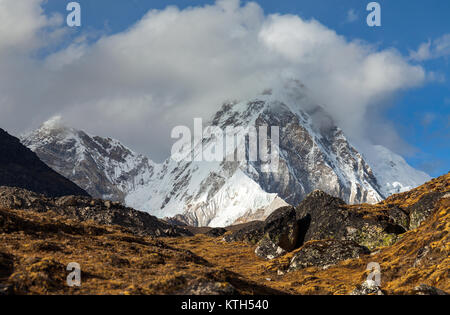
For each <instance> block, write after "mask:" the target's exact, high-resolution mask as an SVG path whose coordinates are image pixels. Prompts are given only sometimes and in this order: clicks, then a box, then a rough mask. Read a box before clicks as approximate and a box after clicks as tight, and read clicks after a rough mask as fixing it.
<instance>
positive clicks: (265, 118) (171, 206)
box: [22, 82, 429, 226]
mask: <svg viewBox="0 0 450 315" xmlns="http://www.w3.org/2000/svg"><path fill="white" fill-rule="evenodd" d="M307 95H308V93H307V91H306V89H305V88H304V87H303V86H301V84H298V82H295V84H291V85H290V86H287V87H283V88H282V89H273V90H266V91H264V93H262V94H261V95H259V96H257V97H255V98H252V99H250V100H246V101H235V102H227V103H225V104H224V105H223V106H222V107H221V109H220V110H219V111H218V112H217V113H216V114H215V115H214V116H213V117H212V119H211V121H210V124H211V125H212V126H216V127H218V128H219V129H221V130H225V133H224V134H223V136H224V137H227V136H229V135H228V134H227V132H228V131H227V128H228V127H235V128H240V129H241V130H245V131H249V130H250V129H252V130H256V129H258V130H260V131H259V132H261V130H263V131H266V130H271V127H277V130H278V135H279V137H278V139H275V138H274V137H275V135H276V133H275V134H273V133H272V131H271V132H270V134H271V135H270V137H269V139H266V140H265V141H267V147H269V144H270V147H271V152H272V153H273V152H276V153H277V167H276V170H273V169H272V170H271V171H270V169H269V171H268V170H267V166H268V163H267V162H265V161H261V160H251V159H243V160H242V159H235V160H233V159H232V160H228V158H227V157H224V159H223V160H219V161H213V162H207V161H206V160H205V159H202V157H203V154H204V152H208V151H212V148H213V147H214V146H215V145H216V143H215V140H217V139H216V138H215V137H213V136H212V135H211V134H206V133H205V134H203V135H202V137H201V139H200V141H198V142H196V143H194V144H193V145H192V144H189V143H186V144H183V150H182V151H186V152H187V153H188V154H187V155H186V156H190V157H192V159H181V160H179V159H174V158H172V157H169V158H168V159H167V160H166V161H165V162H164V163H162V164H155V163H153V162H152V161H151V160H149V159H148V158H146V157H144V156H142V155H139V154H136V153H134V152H133V151H132V150H130V149H128V148H127V147H125V146H123V145H122V144H121V143H120V142H118V141H117V140H113V139H110V138H101V137H95V136H91V135H88V134H87V133H85V132H82V131H78V130H75V129H71V128H67V127H65V126H64V125H63V124H62V123H61V119H59V118H54V119H51V120H50V121H48V122H46V123H45V124H44V125H43V126H42V127H41V128H40V129H38V130H36V131H34V132H32V133H30V134H28V135H26V136H24V137H23V138H22V141H23V143H24V144H25V145H27V146H28V147H30V148H31V149H32V150H34V151H35V152H36V153H37V154H38V155H39V156H40V158H41V159H42V160H43V161H44V162H46V163H47V164H48V165H50V166H51V167H53V168H54V169H55V170H57V171H58V172H60V173H62V174H63V175H65V176H66V177H68V178H69V179H71V180H73V181H74V182H76V183H77V184H78V185H80V186H81V187H82V188H84V189H85V190H87V191H88V192H89V193H91V194H92V195H93V196H98V197H102V198H109V199H116V200H121V201H124V202H125V203H126V204H127V205H128V206H130V207H133V208H136V209H139V210H145V211H148V212H150V213H151V214H153V215H156V216H158V217H174V216H176V219H177V220H178V221H183V222H185V223H187V224H191V225H196V226H225V225H230V224H233V223H242V222H246V221H249V220H256V219H264V218H266V217H267V216H268V215H269V214H270V213H271V212H272V211H273V210H275V209H276V207H278V206H283V205H286V204H292V205H296V204H298V203H299V202H300V201H301V200H303V199H304V198H305V197H306V195H308V194H309V193H310V192H312V191H314V190H317V189H319V190H322V191H325V192H326V193H328V194H331V195H333V196H336V197H340V198H342V199H344V200H345V201H346V202H348V203H376V202H379V201H381V200H382V199H384V198H385V197H387V196H389V195H390V194H392V193H396V192H399V191H403V190H406V189H409V188H412V187H415V186H419V185H421V184H422V183H423V182H425V181H426V180H428V179H429V177H428V176H427V175H426V174H424V173H422V172H419V171H417V170H415V169H413V168H412V167H410V166H409V165H408V164H407V163H406V161H405V160H404V159H403V158H401V157H400V156H398V155H396V154H395V153H393V152H391V151H389V150H388V149H386V148H384V147H382V146H374V147H373V148H372V147H370V148H371V150H368V149H367V148H366V150H365V151H364V154H362V153H360V152H358V151H357V149H356V148H355V147H354V146H353V145H352V144H351V143H350V141H349V140H348V139H347V138H346V136H345V134H344V132H343V131H342V130H341V129H340V128H339V127H337V126H336V124H335V123H334V121H333V119H332V118H331V117H330V116H329V115H327V113H326V112H325V111H324V110H323V109H322V108H321V107H320V106H317V105H316V104H315V103H314V102H313V101H312V100H311V99H310V98H308V96H307ZM204 127H206V126H204ZM261 127H267V128H266V129H264V128H263V129H260V128H261ZM205 129H206V128H205ZM205 129H203V130H205ZM231 129H232V128H231ZM219 138H220V137H219ZM233 138H234V136H233ZM276 140H277V141H276ZM251 143H252V141H251V140H250V138H249V137H244V138H242V137H241V138H237V142H236V148H235V150H236V151H235V152H234V153H235V156H237V155H238V154H237V152H238V150H240V149H241V150H242V148H244V152H245V154H244V156H245V157H247V158H248V157H249V156H250V144H251ZM199 148H200V150H199ZM186 152H183V153H186ZM366 157H367V159H366Z"/></svg>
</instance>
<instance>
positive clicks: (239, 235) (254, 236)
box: [223, 221, 264, 245]
mask: <svg viewBox="0 0 450 315" xmlns="http://www.w3.org/2000/svg"><path fill="white" fill-rule="evenodd" d="M263 236H264V221H252V222H249V223H244V224H241V225H240V226H239V228H236V227H235V230H234V231H233V232H232V233H231V234H227V235H225V236H224V238H223V240H224V241H225V242H246V243H248V244H252V245H256V244H257V243H258V242H259V241H260V240H261V239H262V238H263Z"/></svg>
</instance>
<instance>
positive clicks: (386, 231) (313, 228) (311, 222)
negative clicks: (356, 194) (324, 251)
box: [295, 190, 406, 249]
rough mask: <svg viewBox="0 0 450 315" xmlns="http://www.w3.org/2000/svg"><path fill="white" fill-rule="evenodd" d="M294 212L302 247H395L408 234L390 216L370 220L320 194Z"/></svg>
mask: <svg viewBox="0 0 450 315" xmlns="http://www.w3.org/2000/svg"><path fill="white" fill-rule="evenodd" d="M295 210H296V213H297V219H298V222H299V229H300V232H301V233H300V235H299V239H300V242H301V243H303V242H308V241H311V240H324V239H340V240H352V241H355V242H356V243H358V244H360V245H363V246H366V247H368V248H369V249H374V248H377V247H381V246H389V245H392V244H394V243H395V242H396V241H397V238H398V235H399V234H402V233H404V232H406V230H405V229H404V228H403V227H401V226H400V225H398V224H396V223H395V222H393V221H394V220H392V219H390V218H389V216H380V217H378V216H370V217H367V216H366V215H365V213H364V212H362V211H361V212H358V211H357V210H356V209H349V208H348V207H347V206H346V204H345V202H344V201H343V200H341V199H339V198H336V197H332V196H330V195H328V194H326V193H324V192H322V191H318V190H316V191H314V192H312V193H311V194H309V195H308V196H307V197H306V199H305V200H303V201H302V202H301V203H300V204H299V205H298V206H297V207H296V209H295ZM396 215H398V216H400V213H399V212H396Z"/></svg>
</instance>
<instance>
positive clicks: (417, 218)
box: [406, 192, 445, 230]
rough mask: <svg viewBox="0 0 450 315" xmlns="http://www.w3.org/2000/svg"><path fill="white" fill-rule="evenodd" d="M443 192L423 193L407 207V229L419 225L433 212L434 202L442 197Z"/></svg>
mask: <svg viewBox="0 0 450 315" xmlns="http://www.w3.org/2000/svg"><path fill="white" fill-rule="evenodd" d="M444 195H445V193H443V192H432V193H429V194H426V195H424V196H423V197H422V198H420V199H419V201H418V202H416V203H415V204H413V205H412V206H410V207H408V208H407V209H406V210H407V211H408V212H409V218H410V226H409V229H411V230H413V229H416V228H418V227H419V226H420V224H421V223H422V222H423V221H425V220H426V219H427V218H428V217H429V216H430V215H431V214H433V212H434V210H435V209H436V208H435V205H436V202H437V201H438V200H439V199H441V198H442V197H444Z"/></svg>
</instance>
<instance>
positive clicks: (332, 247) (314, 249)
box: [288, 240, 370, 271]
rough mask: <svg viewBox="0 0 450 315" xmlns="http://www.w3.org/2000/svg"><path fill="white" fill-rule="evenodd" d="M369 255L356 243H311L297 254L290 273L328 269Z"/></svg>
mask: <svg viewBox="0 0 450 315" xmlns="http://www.w3.org/2000/svg"><path fill="white" fill-rule="evenodd" d="M367 254H370V251H369V250H368V249H367V248H366V247H364V246H360V245H358V244H357V243H355V242H354V241H341V240H320V241H311V242H308V243H306V244H305V245H303V246H302V247H301V248H300V250H299V251H298V252H296V253H295V255H294V257H293V258H292V259H291V262H290V264H289V267H288V271H294V270H298V269H303V268H308V267H326V266H330V265H335V264H337V263H339V262H340V261H343V260H347V259H354V258H358V257H359V256H361V255H367Z"/></svg>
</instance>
